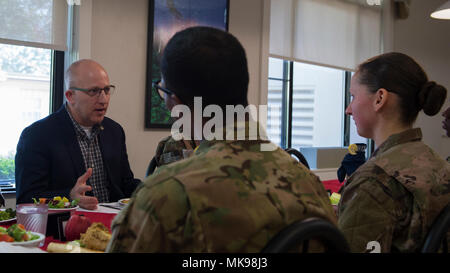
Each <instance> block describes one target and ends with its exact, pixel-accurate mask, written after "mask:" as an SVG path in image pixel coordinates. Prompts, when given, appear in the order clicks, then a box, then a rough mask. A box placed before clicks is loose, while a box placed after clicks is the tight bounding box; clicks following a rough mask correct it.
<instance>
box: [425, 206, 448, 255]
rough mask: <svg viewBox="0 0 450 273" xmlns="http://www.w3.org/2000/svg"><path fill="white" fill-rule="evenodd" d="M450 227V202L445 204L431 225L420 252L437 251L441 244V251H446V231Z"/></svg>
mask: <svg viewBox="0 0 450 273" xmlns="http://www.w3.org/2000/svg"><path fill="white" fill-rule="evenodd" d="M449 228H450V204H449V205H447V206H446V207H445V208H444V209H443V210H442V212H441V213H440V214H439V216H438V217H437V218H436V220H435V221H434V223H433V225H432V226H431V229H430V231H429V232H428V234H427V237H426V238H425V243H424V244H423V247H422V251H421V252H422V253H437V252H438V250H439V248H440V246H441V245H442V248H443V252H444V253H448V242H447V232H448V231H449Z"/></svg>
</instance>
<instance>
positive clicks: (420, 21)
mask: <svg viewBox="0 0 450 273" xmlns="http://www.w3.org/2000/svg"><path fill="white" fill-rule="evenodd" d="M446 1H448V0H426V1H424V0H412V1H411V6H410V14H409V17H408V18H407V19H406V20H395V22H394V50H395V51H399V52H402V53H405V54H408V55H409V56H411V57H413V58H414V59H415V60H416V61H417V62H418V63H419V64H420V65H421V66H422V67H423V68H424V70H425V71H426V72H427V75H428V77H429V78H430V80H432V81H436V82H437V83H439V84H441V85H443V86H445V87H446V88H447V91H448V92H450V50H449V49H450V20H436V19H432V18H431V17H430V14H431V12H432V11H434V10H435V9H436V8H438V7H439V6H441V5H442V4H444V3H445V2H446ZM449 100H450V93H448V94H447V102H446V104H445V105H444V106H443V107H442V110H441V112H440V113H439V114H437V115H436V116H434V117H429V116H426V115H425V114H424V113H423V112H421V114H419V118H418V119H417V122H416V125H415V126H417V127H421V128H422V133H423V135H424V138H423V140H424V142H425V143H427V144H428V145H429V146H431V147H432V148H433V149H434V150H435V151H436V152H438V153H439V154H440V155H441V156H442V157H443V158H446V157H447V156H450V139H449V138H448V137H446V136H445V132H444V129H442V121H443V117H442V112H443V111H444V110H445V109H447V107H448V106H450V103H449Z"/></svg>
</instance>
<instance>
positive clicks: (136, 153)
mask: <svg viewBox="0 0 450 273" xmlns="http://www.w3.org/2000/svg"><path fill="white" fill-rule="evenodd" d="M264 2H267V1H266V0H264V1H261V0H245V1H242V0H231V1H230V13H229V32H230V33H232V34H233V35H235V36H236V37H237V38H238V39H239V41H240V42H241V43H242V45H243V46H244V48H245V49H246V53H247V61H248V64H249V74H250V84H249V95H248V98H249V103H251V104H258V103H259V101H260V100H261V97H260V93H261V92H260V89H262V88H264V85H266V86H267V80H266V78H267V71H262V69H263V68H264V67H267V57H262V56H265V55H267V53H264V54H262V51H264V50H266V49H265V48H266V46H265V45H263V44H262V40H263V39H264V37H265V36H264V35H263V34H264V32H267V27H268V25H267V24H266V25H265V26H266V27H265V28H263V25H264V24H263V16H262V14H263V13H264V12H267V10H265V9H264V4H265V3H264ZM83 5H84V6H83ZM80 12H81V14H80V17H81V18H87V19H88V20H91V23H92V24H91V28H90V29H86V28H87V25H88V24H86V23H84V24H82V25H81V23H80V27H81V29H80V43H81V44H83V45H80V55H79V57H80V58H92V59H94V60H96V61H98V62H99V63H100V64H102V65H103V66H104V67H105V69H106V70H107V71H108V73H109V76H110V79H111V83H113V84H115V85H116V86H117V87H118V88H117V90H116V92H115V94H114V96H113V97H112V98H111V102H110V106H109V109H108V113H107V116H108V117H110V118H112V119H114V120H116V121H117V122H119V123H120V124H121V125H122V126H123V127H124V130H125V133H126V137H127V148H128V156H129V161H130V165H131V168H132V170H133V172H134V174H135V176H136V177H137V178H140V179H143V178H144V175H145V171H146V169H147V166H148V163H149V161H150V159H151V158H152V157H153V155H154V154H155V150H156V147H157V144H158V142H159V141H160V140H161V139H162V138H163V137H165V136H167V135H169V134H170V131H168V130H155V129H152V130H150V129H144V114H145V80H146V79H145V75H146V56H147V18H148V17H147V13H148V0H133V1H124V0H95V1H91V0H86V5H85V1H83V2H82V7H80ZM81 21H82V20H81ZM265 35H267V33H266V34H265ZM264 63H266V64H265V65H264ZM264 73H265V75H266V76H265V77H264V80H263V81H262V80H261V74H264ZM266 88H267V87H266Z"/></svg>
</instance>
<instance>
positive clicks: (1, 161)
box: [0, 154, 15, 180]
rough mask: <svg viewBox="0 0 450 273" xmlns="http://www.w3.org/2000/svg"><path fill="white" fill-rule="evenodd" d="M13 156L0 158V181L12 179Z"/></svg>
mask: <svg viewBox="0 0 450 273" xmlns="http://www.w3.org/2000/svg"><path fill="white" fill-rule="evenodd" d="M14 177H15V175H14V156H13V155H12V154H11V155H8V156H6V157H5V156H0V180H9V179H14Z"/></svg>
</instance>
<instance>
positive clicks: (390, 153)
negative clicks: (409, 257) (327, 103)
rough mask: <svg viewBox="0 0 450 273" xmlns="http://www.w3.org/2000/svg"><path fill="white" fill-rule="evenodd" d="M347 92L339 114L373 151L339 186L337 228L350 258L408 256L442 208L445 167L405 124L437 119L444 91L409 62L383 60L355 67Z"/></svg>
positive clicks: (449, 193) (448, 174) (448, 190)
mask: <svg viewBox="0 0 450 273" xmlns="http://www.w3.org/2000/svg"><path fill="white" fill-rule="evenodd" d="M350 93H351V95H352V97H353V100H352V102H351V103H350V105H349V106H348V108H347V109H346V114H348V115H352V116H353V119H354V120H355V124H356V127H357V130H358V134H359V135H361V136H363V137H366V138H371V139H373V140H374V141H375V145H376V147H377V148H376V150H375V152H374V154H373V155H372V157H371V158H370V159H369V160H368V161H367V162H366V163H365V164H364V165H362V166H361V167H359V169H357V170H356V172H354V173H353V175H352V176H351V177H350V178H349V179H348V181H347V182H346V184H345V187H344V190H343V193H342V198H341V201H340V204H339V211H338V217H339V219H338V221H339V224H338V225H339V228H340V229H341V230H342V232H343V233H344V235H345V236H346V238H347V240H348V241H349V244H350V246H351V248H352V251H353V252H368V251H370V250H372V246H375V250H380V251H381V252H416V251H418V250H420V248H421V246H422V245H423V243H424V240H425V237H426V235H427V233H428V231H429V229H430V226H431V225H432V223H433V221H434V220H435V218H436V217H437V215H439V213H440V212H441V210H442V209H443V208H444V207H445V206H446V205H447V204H448V203H449V201H450V181H449V180H450V165H449V164H448V163H447V162H446V161H445V160H443V159H442V158H441V157H440V156H438V155H437V154H436V153H435V152H434V151H433V150H432V149H431V148H430V147H428V146H427V145H425V144H424V143H423V142H422V141H421V139H422V132H421V130H420V128H413V123H414V121H415V120H416V118H417V116H418V113H419V111H420V110H423V111H424V112H425V114H426V115H429V116H433V115H435V114H437V113H438V112H439V111H440V109H441V107H442V105H443V103H444V101H445V98H446V94H447V90H446V89H445V88H444V87H443V86H441V85H438V84H436V83H435V82H430V81H428V78H427V75H426V74H425V72H424V71H423V69H422V68H421V67H420V66H419V65H418V64H417V63H416V62H415V61H414V60H413V59H412V58H410V57H408V56H407V55H404V54H401V53H387V54H383V55H380V56H377V57H374V58H372V59H369V60H367V61H366V62H364V63H363V64H361V65H360V66H359V67H358V69H357V72H356V73H355V75H354V76H353V78H352V82H351V87H350Z"/></svg>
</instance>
